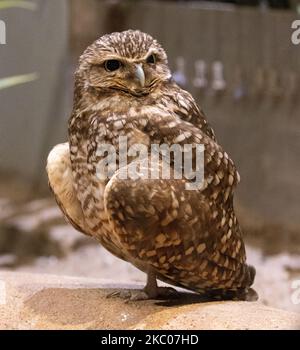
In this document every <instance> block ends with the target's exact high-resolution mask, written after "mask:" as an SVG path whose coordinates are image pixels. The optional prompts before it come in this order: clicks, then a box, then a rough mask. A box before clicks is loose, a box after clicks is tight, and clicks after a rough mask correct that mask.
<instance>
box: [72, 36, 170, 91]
mask: <svg viewBox="0 0 300 350" xmlns="http://www.w3.org/2000/svg"><path fill="white" fill-rule="evenodd" d="M170 77H171V73H170V70H169V67H168V61H167V55H166V53H165V51H164V49H163V48H162V47H161V45H160V44H159V43H158V42H157V41H156V40H155V39H153V38H152V37H151V36H150V35H149V34H145V33H142V32H141V31H139V30H127V31H124V32H116V33H111V34H107V35H104V36H102V37H101V38H100V39H98V40H97V41H95V42H94V43H93V44H92V45H91V46H89V47H88V48H87V49H86V50H85V52H84V53H83V55H82V56H81V57H80V60H79V68H78V71H77V74H76V79H79V80H81V84H82V86H83V87H84V88H85V89H88V88H94V89H96V90H98V91H99V90H100V91H101V90H103V91H110V90H118V91H123V92H125V93H128V94H131V95H133V96H143V95H146V94H149V93H150V92H151V91H153V89H155V87H156V86H158V85H159V84H160V83H161V82H163V81H167V80H169V79H170Z"/></svg>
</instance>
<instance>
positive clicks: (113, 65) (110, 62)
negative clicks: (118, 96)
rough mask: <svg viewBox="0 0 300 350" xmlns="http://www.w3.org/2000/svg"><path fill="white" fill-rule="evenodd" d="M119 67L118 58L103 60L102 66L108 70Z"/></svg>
mask: <svg viewBox="0 0 300 350" xmlns="http://www.w3.org/2000/svg"><path fill="white" fill-rule="evenodd" d="M120 67H121V62H120V61H118V60H107V61H105V62H104V68H105V69H106V70H107V71H108V72H113V71H115V70H117V69H119V68H120Z"/></svg>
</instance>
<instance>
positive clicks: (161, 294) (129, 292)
mask: <svg viewBox="0 0 300 350" xmlns="http://www.w3.org/2000/svg"><path fill="white" fill-rule="evenodd" d="M178 295H179V293H178V292H177V290H176V289H174V288H171V287H157V289H156V290H155V291H154V290H153V291H150V292H149V291H147V290H146V288H144V289H142V290H135V289H122V290H118V291H114V292H112V293H110V294H108V295H107V298H114V297H118V298H121V299H125V300H126V302H128V301H139V300H151V299H168V298H176V297H178Z"/></svg>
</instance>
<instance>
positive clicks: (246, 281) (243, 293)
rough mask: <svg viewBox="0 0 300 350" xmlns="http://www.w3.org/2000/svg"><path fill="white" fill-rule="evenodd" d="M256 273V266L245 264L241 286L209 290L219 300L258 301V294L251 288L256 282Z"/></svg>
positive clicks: (210, 294)
mask: <svg viewBox="0 0 300 350" xmlns="http://www.w3.org/2000/svg"><path fill="white" fill-rule="evenodd" d="M255 275H256V270H255V267H254V266H252V265H246V264H245V265H244V266H243V268H242V274H241V280H240V281H239V285H240V287H238V288H233V289H214V290H210V291H208V294H209V296H210V297H212V298H213V299H217V300H220V299H221V300H243V301H256V300H257V299H258V294H257V293H256V291H255V290H254V289H253V288H250V287H251V286H252V284H253V283H254V279H255Z"/></svg>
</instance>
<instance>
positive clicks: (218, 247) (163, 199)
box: [47, 30, 255, 297]
mask: <svg viewBox="0 0 300 350" xmlns="http://www.w3.org/2000/svg"><path fill="white" fill-rule="evenodd" d="M120 136H126V137H127V139H128V144H129V145H134V144H137V143H138V144H142V145H145V147H147V149H148V150H149V152H150V147H151V145H152V144H163V143H164V144H167V145H170V146H171V145H172V144H179V145H182V146H183V145H185V144H191V145H193V150H192V152H191V157H194V148H195V145H198V144H202V145H204V149H205V152H204V174H205V178H204V183H203V186H202V188H201V189H198V190H187V189H186V186H185V185H186V183H187V182H189V181H191V180H188V179H187V178H183V179H175V178H171V179H162V178H159V179H144V178H141V177H137V178H135V179H126V180H124V179H121V178H120V176H119V175H120V170H121V169H116V170H115V172H114V173H113V174H112V177H111V178H101V176H100V177H99V173H98V171H97V169H98V166H99V164H101V162H102V161H103V155H99V152H98V151H97V150H98V147H99V145H101V144H103V143H106V144H110V145H113V146H114V147H116V148H117V150H118V153H117V154H118V155H119V153H120V150H119V149H118V147H119V144H118V139H119V137H120ZM118 161H119V159H118ZM130 161H131V162H135V157H131V158H130ZM145 162H146V163H145V164H146V165H149V164H148V163H149V156H148V157H146V158H145ZM158 162H159V164H158V166H159V169H160V170H161V168H162V166H163V164H162V160H158ZM129 166H130V164H129V165H126V167H129ZM149 166H150V165H149ZM47 169H48V174H49V183H50V186H51V188H52V190H53V192H54V194H55V196H56V198H57V202H58V204H59V206H60V207H61V208H62V210H63V212H64V214H65V215H66V217H67V218H68V219H69V221H70V222H71V224H73V226H75V227H76V228H77V229H79V230H80V231H82V232H83V233H86V234H88V235H90V236H93V237H95V238H96V239H97V240H98V241H99V242H100V243H101V244H102V245H103V246H104V247H105V248H107V249H108V250H109V251H110V252H111V253H113V254H114V255H116V256H117V257H119V258H121V259H124V260H126V261H129V262H131V263H132V264H133V265H135V266H136V267H137V268H139V269H141V270H142V271H144V272H146V273H148V284H147V286H146V289H145V292H146V293H147V295H148V296H149V297H156V296H157V295H158V294H159V292H160V289H158V288H157V285H156V278H158V279H161V280H163V281H166V282H169V283H170V284H172V285H175V286H181V287H184V288H187V289H190V290H193V291H195V292H199V293H201V292H206V293H211V294H214V295H221V296H222V297H223V296H225V295H234V296H236V295H243V296H245V295H246V294H247V291H248V290H249V288H250V286H251V285H252V283H253V280H254V275H255V270H254V268H253V267H251V266H248V265H247V264H246V254H245V247H244V243H243V240H242V237H241V229H240V226H239V223H238V221H237V218H236V216H235V213H234V208H233V190H234V188H235V186H236V185H237V184H238V182H239V174H238V172H237V170H236V167H235V165H234V163H233V161H232V160H231V159H230V157H229V156H228V154H227V153H226V152H225V151H224V150H223V149H222V147H221V146H220V145H219V144H218V143H217V141H216V138H215V134H214V132H213V130H212V128H211V127H210V125H209V124H208V122H207V120H206V118H205V115H204V114H203V112H202V111H201V110H200V109H199V107H198V106H197V104H196V103H195V101H194V99H193V98H192V96H191V95H190V94H189V93H188V92H186V91H184V90H182V89H181V88H180V87H178V86H177V85H176V83H175V82H174V81H173V80H172V77H171V73H170V70H169V68H168V62H167V56H166V53H165V51H164V50H163V48H162V47H161V46H160V44H159V43H158V42H157V41H156V40H154V39H153V38H152V37H151V36H149V35H148V34H145V33H142V32H140V31H132V30H128V31H125V32H121V33H112V34H109V35H105V36H103V37H101V38H100V39H99V40H97V41H96V42H95V43H93V44H92V45H91V46H90V47H89V48H87V50H86V51H85V52H84V53H83V55H82V56H81V58H80V61H79V67H78V69H77V71H76V74H75V94H74V106H73V112H72V115H71V118H70V120H69V143H66V144H63V145H59V146H56V147H55V148H54V149H53V151H52V152H51V153H50V156H49V159H48V165H47ZM173 170H174V169H173ZM74 208H75V209H74Z"/></svg>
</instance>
